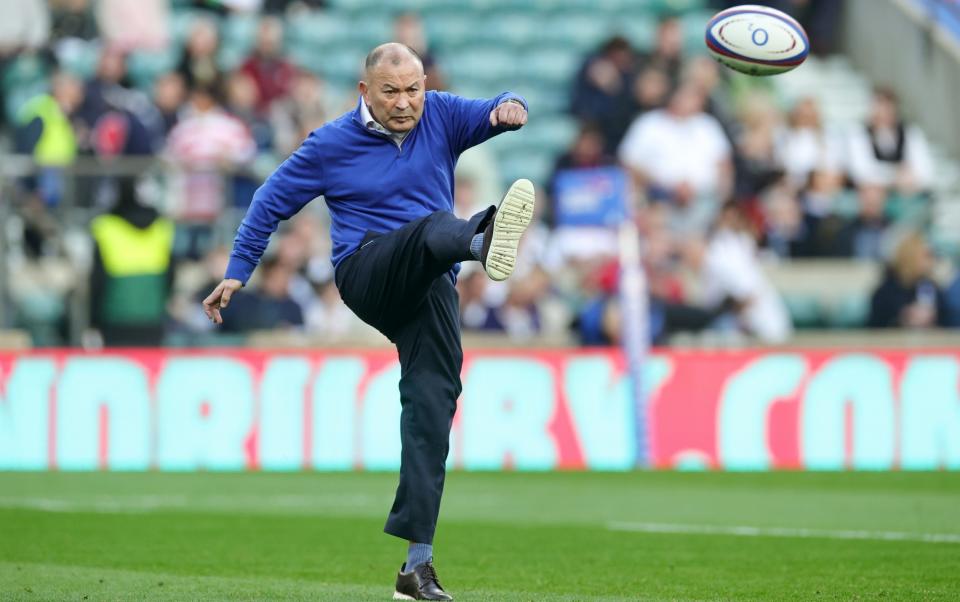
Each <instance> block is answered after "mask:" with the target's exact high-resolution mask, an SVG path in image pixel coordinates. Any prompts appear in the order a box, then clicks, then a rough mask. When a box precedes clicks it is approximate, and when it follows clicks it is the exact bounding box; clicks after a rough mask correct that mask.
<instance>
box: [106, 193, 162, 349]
mask: <svg viewBox="0 0 960 602" xmlns="http://www.w3.org/2000/svg"><path fill="white" fill-rule="evenodd" d="M90 229H91V232H92V234H93V240H94V243H95V244H94V255H93V268H92V271H91V276H90V309H91V313H92V315H91V325H92V326H93V327H94V328H96V329H98V330H99V331H100V334H101V336H102V337H103V343H104V344H105V345H107V346H123V347H130V346H157V345H160V344H161V343H162V342H163V336H164V325H165V322H166V319H167V310H166V305H167V301H168V299H169V298H170V292H171V287H172V283H173V265H172V258H171V257H172V252H173V235H174V226H173V223H172V222H170V220H168V219H166V218H163V217H161V216H160V215H159V214H158V213H157V211H156V210H155V209H153V208H152V207H147V206H146V205H144V204H143V203H142V201H141V200H140V199H139V197H138V194H137V190H136V183H135V181H134V180H133V178H121V179H120V180H119V182H118V190H117V199H116V201H115V203H114V205H113V208H112V209H111V210H110V212H109V213H107V214H104V215H101V216H99V217H97V218H94V220H93V221H92V222H91V224H90Z"/></svg>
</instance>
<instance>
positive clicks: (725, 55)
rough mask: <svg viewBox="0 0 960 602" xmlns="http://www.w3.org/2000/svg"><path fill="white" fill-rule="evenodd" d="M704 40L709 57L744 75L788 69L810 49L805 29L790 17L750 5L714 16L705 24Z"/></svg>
mask: <svg viewBox="0 0 960 602" xmlns="http://www.w3.org/2000/svg"><path fill="white" fill-rule="evenodd" d="M706 41H707V48H708V49H709V51H710V54H711V55H713V58H715V59H717V60H718V61H720V62H721V63H723V64H724V65H726V66H727V67H730V68H731V69H735V70H736V71H739V72H741V73H746V74H748V75H776V74H778V73H784V72H786V71H790V70H791V69H793V68H795V67H797V66H798V65H799V64H800V63H802V62H803V61H804V60H805V59H806V58H807V53H809V51H810V40H809V39H808V38H807V32H805V31H804V30H803V27H801V26H800V24H799V23H797V21H796V20H795V19H794V18H793V17H791V16H790V15H788V14H786V13H783V12H780V11H779V10H776V9H773V8H768V7H766V6H757V5H754V4H744V5H743V6H735V7H733V8H728V9H727V10H725V11H722V12H719V13H717V14H716V15H714V17H713V18H712V19H710V22H709V23H708V24H707V34H706Z"/></svg>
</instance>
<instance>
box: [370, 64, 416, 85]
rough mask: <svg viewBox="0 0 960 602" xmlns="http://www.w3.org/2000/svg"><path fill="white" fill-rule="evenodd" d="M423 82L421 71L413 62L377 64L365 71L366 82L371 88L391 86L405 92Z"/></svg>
mask: <svg viewBox="0 0 960 602" xmlns="http://www.w3.org/2000/svg"><path fill="white" fill-rule="evenodd" d="M422 80H423V69H422V68H421V67H420V64H419V63H418V62H416V61H414V60H408V61H404V62H403V63H402V64H400V65H392V64H390V63H387V64H383V63H381V64H379V65H377V66H376V67H372V68H371V69H369V70H368V71H367V82H368V83H369V84H370V85H371V86H378V87H380V86H384V85H387V84H389V85H391V86H393V87H395V88H398V89H401V90H405V89H407V88H409V87H410V86H414V85H416V84H419V83H420V81H422Z"/></svg>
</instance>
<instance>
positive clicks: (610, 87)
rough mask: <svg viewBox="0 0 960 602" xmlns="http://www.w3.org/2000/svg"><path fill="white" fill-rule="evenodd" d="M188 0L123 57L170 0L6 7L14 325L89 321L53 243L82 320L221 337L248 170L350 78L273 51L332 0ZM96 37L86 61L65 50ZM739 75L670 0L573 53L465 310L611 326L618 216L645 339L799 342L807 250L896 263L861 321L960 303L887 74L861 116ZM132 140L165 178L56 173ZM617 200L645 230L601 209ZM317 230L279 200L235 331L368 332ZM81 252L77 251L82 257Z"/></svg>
mask: <svg viewBox="0 0 960 602" xmlns="http://www.w3.org/2000/svg"><path fill="white" fill-rule="evenodd" d="M181 4H182V3H181ZM788 4H789V3H788ZM801 4H804V3H801ZM812 4H813V5H817V4H821V5H823V4H825V5H827V6H829V4H830V3H816V2H814V3H812ZM191 8H192V9H195V10H199V11H202V13H203V14H202V16H201V17H199V18H197V19H195V20H194V21H193V22H192V24H191V27H190V28H189V31H188V32H187V34H186V39H185V41H184V43H183V45H182V50H180V51H179V52H180V54H179V56H178V58H177V61H176V64H175V68H173V69H171V70H169V71H164V72H161V73H157V74H155V75H154V76H152V77H151V78H150V80H149V81H135V80H137V78H136V77H134V74H133V73H132V70H131V68H130V60H131V56H132V53H135V52H139V51H151V50H155V49H160V48H164V47H166V46H167V45H169V44H171V43H172V40H173V38H174V35H173V32H172V31H171V27H170V23H171V15H170V13H171V10H172V9H171V6H170V4H169V2H168V0H138V1H137V2H135V3H134V2H126V1H124V0H98V1H97V2H96V3H92V2H91V0H51V1H50V2H49V3H47V2H44V1H43V0H36V1H33V0H15V1H10V2H4V3H2V5H0V65H2V67H3V69H2V71H3V74H4V75H3V80H2V81H0V93H2V95H3V96H2V103H0V104H2V107H3V109H4V110H3V111H2V115H3V116H2V119H3V124H2V125H3V133H4V139H5V141H6V144H7V147H6V150H7V151H8V152H11V153H16V154H23V155H32V157H33V161H34V163H35V165H36V166H37V169H36V170H35V172H34V173H32V174H31V175H29V176H25V177H21V178H19V179H18V180H17V182H16V186H15V190H14V191H12V192H10V191H8V192H10V193H11V197H10V198H13V199H14V204H13V206H14V210H15V211H14V214H15V219H13V220H11V221H10V222H9V223H8V224H5V225H4V227H5V228H6V231H7V239H8V244H9V245H10V249H11V254H10V256H9V258H8V259H9V261H10V262H11V266H12V268H11V272H10V273H11V274H12V276H11V278H10V282H11V285H10V287H9V289H10V290H9V295H10V296H11V297H12V299H13V300H14V305H15V308H16V319H15V322H16V325H18V326H25V327H28V328H31V330H32V331H33V332H34V334H35V338H37V339H38V340H39V341H40V342H47V343H58V342H60V343H62V342H64V341H66V340H67V339H68V335H67V334H66V333H67V331H68V330H69V322H70V321H71V320H77V319H80V318H78V317H77V316H75V315H70V312H69V311H67V310H66V306H67V305H68V301H67V300H65V299H67V298H68V297H69V295H70V294H79V293H77V291H74V290H72V289H70V287H69V286H68V285H67V284H65V283H66V282H68V281H69V274H64V273H63V270H62V269H60V271H58V270H57V269H56V268H53V267H48V263H49V262H45V260H46V259H49V258H56V257H61V258H62V257H71V253H73V258H74V262H73V264H72V265H73V266H75V267H83V266H85V267H86V268H88V269H87V270H86V271H87V272H89V274H90V275H89V278H88V279H87V283H86V284H87V285H88V286H84V287H79V289H78V290H85V291H86V293H85V297H86V298H87V299H88V303H87V305H88V306H89V316H88V320H86V321H87V322H89V324H90V326H91V328H90V330H89V331H88V332H87V333H86V335H85V343H88V344H93V345H96V344H101V343H102V344H107V345H157V344H161V343H164V342H167V343H171V342H172V341H176V340H180V341H184V342H186V343H187V344H189V343H191V342H193V343H194V344H195V342H196V341H197V340H201V338H202V337H204V336H207V335H209V333H210V328H211V327H210V325H209V323H208V321H206V320H205V319H204V318H203V316H202V311H201V309H200V306H199V301H200V299H202V298H203V296H205V294H206V293H207V292H208V291H209V289H211V288H212V287H213V285H214V284H215V283H216V282H218V281H219V280H220V278H221V277H222V274H223V271H224V268H225V265H226V261H227V257H228V253H229V243H230V239H231V236H232V231H233V230H234V229H235V227H236V225H237V223H238V221H239V218H240V217H241V216H242V213H243V211H244V209H245V208H246V206H247V205H248V204H249V202H250V199H251V197H252V195H253V192H254V190H255V189H256V187H257V186H258V185H259V184H260V182H262V180H263V178H265V177H266V176H267V175H268V174H269V173H270V172H271V170H272V169H273V168H274V167H276V165H278V164H279V162H280V161H282V160H283V158H284V157H286V156H287V155H289V154H290V153H291V152H292V151H293V150H294V149H296V148H297V146H298V145H299V143H300V141H301V140H302V139H303V138H304V137H305V136H306V135H307V134H308V133H309V132H310V131H311V130H313V129H314V128H316V127H318V126H320V125H322V124H323V123H324V122H325V121H327V120H329V119H331V118H334V117H336V116H338V115H340V114H342V113H343V112H345V111H347V110H351V109H352V108H353V107H354V106H355V103H356V101H357V99H356V93H355V92H354V91H351V90H337V89H334V88H333V87H332V86H329V85H328V84H327V83H326V82H325V81H324V79H323V77H322V76H321V75H319V74H318V71H315V70H309V69H304V68H301V67H300V66H298V65H297V64H295V63H294V62H293V61H291V59H290V58H289V57H288V55H287V52H286V50H285V45H284V40H285V27H287V26H288V25H289V23H290V22H291V21H292V20H295V19H297V18H299V16H300V15H303V14H310V13H313V12H314V11H323V10H325V8H324V3H323V2H322V1H310V0H222V1H216V2H215V1H210V0H202V1H196V2H193V3H192V5H191ZM251 12H252V13H255V14H257V15H259V19H258V23H257V29H256V34H255V43H254V45H253V48H252V50H251V52H250V53H249V56H246V57H244V58H243V60H241V61H239V63H238V64H237V65H236V67H234V68H231V69H224V67H223V62H222V61H220V60H218V51H219V49H220V43H221V42H220V34H221V31H222V27H223V23H224V20H225V18H229V17H230V16H232V15H235V14H237V13H247V14H249V13H251ZM827 12H828V13H829V12H830V11H829V10H828V11H827ZM833 12H835V11H833ZM827 16H828V17H829V16H830V15H829V14H828V15H827ZM835 16H836V15H833V17H835ZM808 18H810V19H814V20H817V19H819V20H820V21H823V19H824V15H823V14H820V13H818V12H816V11H812V12H810V14H809V15H808ZM830 23H831V22H830V21H829V20H828V21H827V28H828V29H829V26H830ZM424 31H425V30H424V27H423V25H422V23H421V21H420V19H419V18H418V16H417V15H416V14H414V13H404V14H399V15H397V16H396V17H395V19H394V31H393V36H394V39H396V40H399V41H402V42H404V43H406V44H408V45H410V46H411V47H413V48H415V49H416V50H417V51H418V52H419V53H420V54H421V55H422V56H423V57H424V62H425V66H426V68H427V72H428V80H427V82H428V87H431V88H443V87H444V77H443V72H442V64H443V60H442V58H443V57H442V56H435V55H434V53H433V52H431V48H430V46H429V44H428V40H427V38H426V35H425V33H424ZM821 38H822V39H826V38H825V36H822V37H821ZM91 48H93V49H95V52H94V56H95V57H96V62H95V65H94V66H93V68H92V69H91V70H90V74H89V76H87V77H80V76H78V75H77V73H76V70H72V69H69V68H67V66H69V65H74V64H76V61H77V57H78V56H88V55H89V54H90V49H91ZM318 60H319V59H318ZM31 70H33V71H31ZM31 72H33V73H41V74H42V78H41V80H42V82H43V85H42V86H40V87H39V88H37V89H36V90H32V91H31V90H30V89H29V88H28V87H25V86H24V85H23V83H22V82H23V81H26V79H27V77H28V75H29V73H31ZM744 81H745V79H732V78H730V77H729V75H728V74H727V73H726V72H724V71H722V70H721V69H719V68H718V66H717V64H716V63H714V62H713V61H712V60H711V59H709V58H707V57H705V56H703V55H702V54H700V53H689V52H687V49H685V48H684V44H683V36H682V32H681V26H680V19H679V17H677V16H671V15H666V16H664V17H663V18H662V19H661V20H660V22H659V24H658V26H657V29H656V34H655V41H654V43H653V45H652V47H651V48H650V49H649V50H648V51H644V52H640V51H638V50H637V49H636V48H635V44H634V42H633V41H631V40H630V39H627V38H625V37H621V36H614V37H611V38H610V39H609V40H607V41H605V42H604V43H603V44H602V45H601V46H600V47H599V48H598V49H596V51H595V52H593V53H591V54H589V55H588V56H585V57H584V59H583V62H582V65H581V66H580V68H579V69H578V70H577V71H576V72H575V73H572V74H571V82H570V88H569V90H570V92H569V113H570V115H571V116H572V117H573V118H575V119H576V122H577V123H578V124H579V132H578V134H577V135H576V137H575V140H574V141H573V143H572V145H571V146H570V148H569V149H567V150H566V152H564V153H562V154H561V155H560V156H558V157H557V158H556V162H555V166H554V169H553V170H552V173H551V174H549V176H548V177H547V178H545V179H544V180H543V181H542V182H538V184H540V185H541V186H540V187H539V188H540V196H539V201H540V203H539V207H538V211H539V220H538V222H537V223H536V224H535V225H534V227H533V228H532V229H531V231H530V232H529V234H528V235H527V236H526V238H525V240H524V243H523V244H524V250H523V253H522V256H521V257H522V263H521V265H520V266H519V267H518V270H517V273H516V275H515V276H514V277H513V278H511V280H510V281H508V282H507V283H493V282H490V281H489V280H488V279H487V278H486V277H485V276H484V275H483V272H482V271H481V270H478V269H477V266H476V265H474V264H466V265H465V266H464V270H463V271H462V272H461V275H460V279H459V282H458V288H459V290H460V298H461V309H462V314H461V315H462V323H463V328H464V330H465V331H475V332H482V333H500V334H505V335H506V336H508V337H509V338H510V339H511V340H513V341H518V342H523V341H534V340H543V337H554V338H557V337H569V338H572V339H574V340H577V341H579V342H580V343H582V344H584V345H608V344H616V343H617V342H618V341H619V339H620V337H621V336H622V335H621V331H622V326H621V323H622V320H621V317H620V308H619V305H620V304H619V301H618V293H619V286H620V272H621V267H622V266H620V265H619V263H618V256H619V251H620V248H621V246H622V243H623V240H622V237H623V236H625V235H626V236H639V238H640V241H641V249H642V257H643V259H642V262H643V269H644V272H645V274H646V276H647V283H648V290H649V297H650V303H649V308H650V309H649V311H650V316H649V318H650V322H649V324H650V331H651V339H652V340H653V341H654V342H657V343H664V342H667V341H668V340H669V338H670V337H671V336H672V335H674V334H676V333H679V332H686V331H692V332H698V331H703V330H708V329H709V330H718V331H721V332H726V333H733V334H734V335H745V336H748V337H752V338H754V339H756V340H760V341H765V342H770V343H777V342H782V341H785V340H787V339H788V338H789V337H790V335H791V333H792V331H793V328H794V326H793V324H792V322H791V317H790V313H789V311H788V308H787V305H786V304H785V302H784V300H783V298H782V296H781V294H780V293H779V292H778V291H777V289H776V288H775V287H774V286H773V284H772V283H771V281H770V279H769V278H768V277H767V275H766V272H765V270H764V267H763V266H764V264H765V262H767V261H768V260H774V261H785V260H792V259H795V258H798V259H799V258H804V259H806V258H850V259H857V260H864V261H870V262H877V263H883V264H884V265H887V266H888V268H887V269H886V272H885V276H884V277H883V280H882V282H881V283H880V285H879V286H878V288H877V289H876V290H875V291H874V292H873V294H872V297H871V302H870V309H869V315H868V316H867V317H866V320H865V324H864V325H869V326H872V327H914V328H926V327H936V326H957V325H960V284H958V283H957V282H954V283H953V285H952V286H949V287H942V286H941V284H940V283H939V281H938V280H937V279H935V278H934V269H935V267H936V264H937V258H935V257H934V256H933V254H932V252H931V249H930V246H929V245H928V244H927V242H926V241H925V237H924V231H925V228H926V227H927V226H928V224H929V219H930V206H931V192H932V183H933V175H934V174H933V171H934V170H933V160H932V158H931V151H930V148H929V145H928V143H927V140H926V138H925V136H924V134H923V132H922V131H920V130H919V129H917V128H916V127H914V126H913V125H911V124H910V122H909V121H908V120H906V119H905V118H904V116H903V115H902V114H901V111H900V105H899V101H898V98H897V95H896V94H895V93H894V92H893V91H892V90H890V89H887V88H877V89H876V90H875V91H874V95H873V100H872V104H871V108H870V112H869V116H868V118H867V120H866V121H865V122H863V123H851V124H848V125H849V127H846V128H844V129H843V130H842V131H834V130H833V129H831V128H828V127H826V126H825V124H824V121H823V119H822V116H821V111H820V107H819V106H818V104H817V100H816V98H815V97H814V96H810V97H805V98H800V99H799V100H796V101H793V102H792V103H791V104H790V105H789V106H783V105H782V104H781V103H780V102H779V101H778V99H777V98H776V97H775V96H774V95H773V94H772V93H771V92H770V89H769V87H767V86H764V85H755V84H744ZM25 90H26V91H29V92H30V93H29V94H27V93H25ZM453 91H454V92H456V90H455V89H454V90H453ZM497 92H499V90H490V94H491V95H493V94H495V93H497ZM536 110H537V109H536V107H532V108H531V119H536ZM512 135H514V136H523V135H524V134H523V132H521V133H519V134H512ZM138 156H140V157H152V156H158V157H160V159H161V170H162V182H163V184H162V186H158V185H157V179H158V178H157V177H156V175H157V174H156V170H155V168H154V167H150V168H144V172H143V173H139V174H126V175H123V176H111V177H104V176H96V175H93V176H88V177H84V178H68V177H67V175H66V174H67V172H66V171H65V168H67V167H68V166H71V165H73V164H75V162H76V161H78V159H82V158H93V159H95V160H97V161H99V162H100V164H102V165H109V164H110V161H112V160H114V159H116V158H118V157H123V158H131V157H138ZM462 163H463V164H462V165H461V166H460V168H459V169H458V174H457V187H456V198H455V204H456V207H455V210H456V211H457V212H458V213H460V214H461V215H468V214H469V213H471V212H472V211H474V210H476V208H477V207H479V206H484V205H487V204H491V203H496V202H497V200H498V196H499V193H500V191H501V190H502V189H503V184H504V183H503V182H500V181H499V174H498V172H497V168H496V161H495V160H494V158H491V157H490V151H489V149H478V150H477V152H476V153H474V152H473V151H471V153H469V156H466V155H465V157H464V160H463V162H462ZM69 186H73V187H74V190H73V192H74V198H75V199H76V200H77V202H79V203H80V204H81V205H83V206H84V207H85V208H86V209H88V210H89V213H87V214H84V215H88V216H90V217H92V219H88V220H86V221H85V222H84V230H85V237H86V240H87V243H88V244H87V245H86V246H84V244H83V243H82V242H77V243H76V244H73V243H72V242H71V241H72V239H71V237H70V236H68V233H67V232H66V230H67V226H66V225H65V224H64V223H63V219H62V216H63V215H64V213H63V211H62V205H63V199H64V198H65V197H66V194H67V188H68V187H69ZM77 188H80V189H81V194H76V193H77ZM4 202H5V201H4ZM611 216H615V217H617V219H618V220H619V222H624V221H627V222H629V223H631V224H635V226H636V230H635V231H634V232H631V231H626V234H624V232H620V231H619V230H618V229H617V228H615V227H611V224H612V223H613V222H612V221H611ZM87 222H89V225H87ZM327 229H328V221H327V216H326V213H325V210H324V208H323V204H322V202H321V201H318V202H315V203H313V204H311V205H309V206H308V207H307V208H306V209H305V210H304V211H303V212H302V213H301V214H300V215H298V216H297V217H296V218H294V219H293V220H291V221H290V222H289V223H287V224H285V225H284V226H283V227H282V229H281V231H280V232H279V233H278V235H276V236H275V237H274V240H273V242H272V244H271V246H270V248H269V250H268V253H267V255H266V257H265V259H264V261H263V263H262V265H261V267H260V268H259V269H258V271H257V275H256V277H255V279H254V280H253V281H252V282H251V284H250V286H248V287H247V289H246V290H245V291H244V294H242V295H239V296H238V297H236V299H235V300H234V302H233V303H232V305H231V307H230V308H229V310H227V311H225V312H224V319H225V323H224V326H223V332H224V333H227V334H234V335H237V336H245V335H249V334H250V333H254V332H264V331H272V332H283V333H292V334H295V335H303V336H305V337H309V338H311V339H313V340H318V341H323V342H329V343H331V344H333V343H337V342H343V341H348V342H349V341H359V340H364V339H365V338H367V337H369V338H374V337H376V335H375V334H374V333H371V332H370V330H369V329H368V328H367V327H366V326H365V325H363V324H362V323H361V322H360V321H359V320H358V319H357V318H355V317H354V316H353V315H352V314H351V312H350V311H349V310H347V309H346V307H345V306H344V305H343V303H342V302H341V300H340V298H339V294H338V292H337V290H336V286H335V285H334V284H333V271H332V266H331V264H330V261H329V257H330V243H329V237H328V234H327ZM77 249H80V250H79V251H78V250H77ZM84 249H87V250H86V251H85V250H84ZM77 253H80V254H83V255H85V256H86V257H87V258H88V260H89V261H88V262H86V263H84V262H83V261H76V254H77ZM53 265H57V264H55V263H54V264H53ZM68 271H70V270H68ZM58 296H59V297H58ZM51 297H58V298H59V301H58V300H57V299H53V300H51ZM44 324H46V326H45V327H41V325H44ZM44 328H46V330H44ZM38 332H39V333H41V334H40V335H38V334H37V333H38ZM43 333H46V334H43ZM178 337H179V338H178Z"/></svg>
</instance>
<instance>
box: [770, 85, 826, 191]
mask: <svg viewBox="0 0 960 602" xmlns="http://www.w3.org/2000/svg"><path fill="white" fill-rule="evenodd" d="M775 149H776V151H777V159H778V160H779V163H780V164H781V165H782V166H783V169H784V171H785V172H786V174H787V176H788V177H789V178H790V183H791V184H793V186H794V187H795V188H796V189H800V188H803V187H804V186H806V184H807V182H808V181H809V179H810V174H811V173H812V172H813V171H815V170H819V171H827V172H836V171H840V170H842V169H843V164H842V157H843V149H842V143H841V141H840V140H839V139H838V138H837V136H836V135H835V134H834V133H832V132H830V131H829V130H827V129H826V128H824V126H823V122H822V120H821V118H820V109H819V107H818V106H817V101H816V100H815V99H814V98H812V97H809V96H808V97H806V98H801V99H800V100H798V101H797V103H796V104H795V105H794V106H793V110H791V111H790V116H789V118H788V123H787V128H786V129H785V130H783V131H782V132H781V133H780V136H779V140H777V143H776V146H775Z"/></svg>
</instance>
